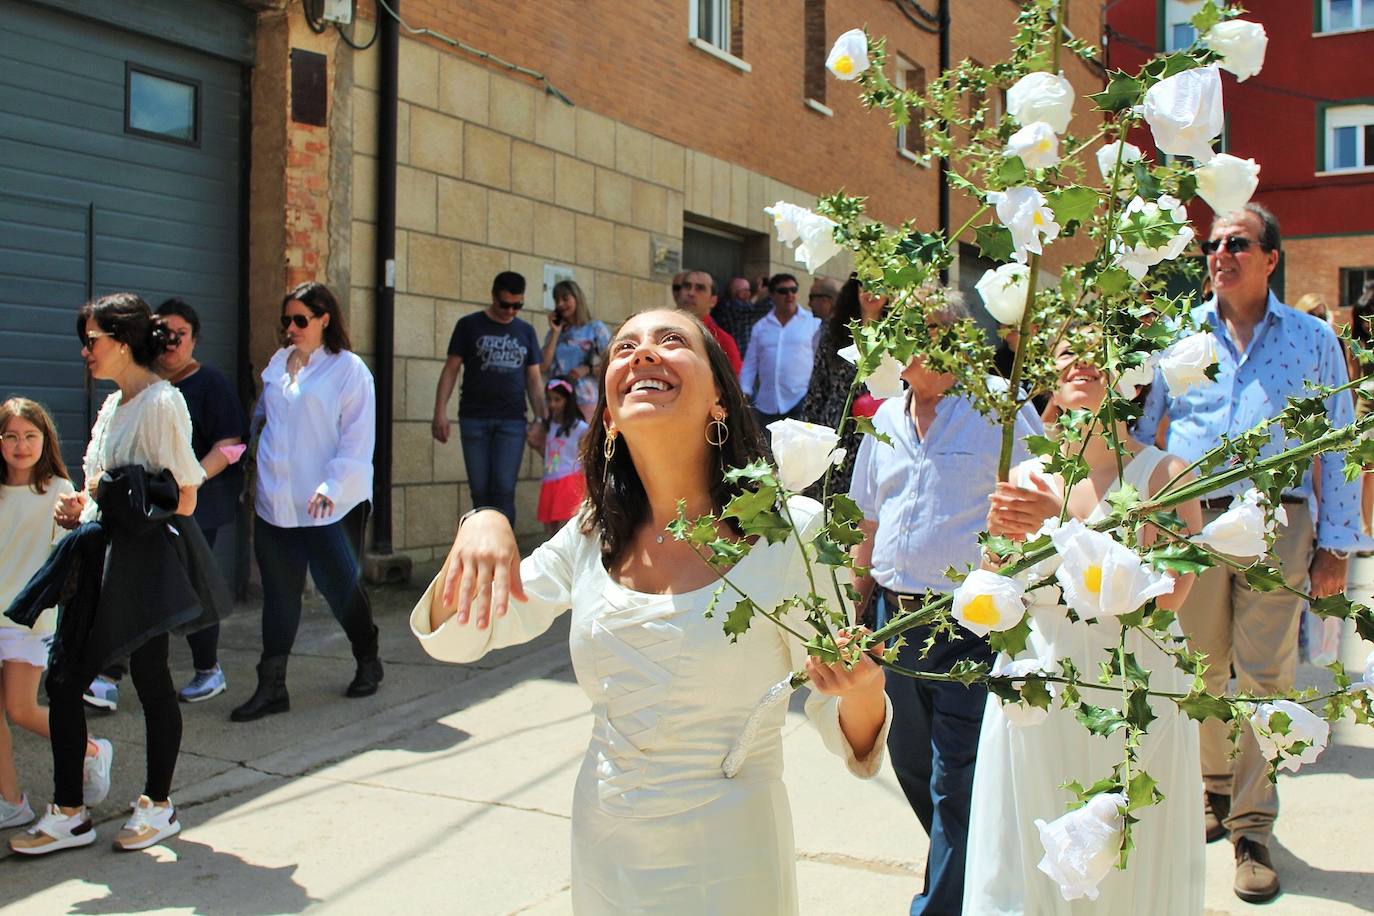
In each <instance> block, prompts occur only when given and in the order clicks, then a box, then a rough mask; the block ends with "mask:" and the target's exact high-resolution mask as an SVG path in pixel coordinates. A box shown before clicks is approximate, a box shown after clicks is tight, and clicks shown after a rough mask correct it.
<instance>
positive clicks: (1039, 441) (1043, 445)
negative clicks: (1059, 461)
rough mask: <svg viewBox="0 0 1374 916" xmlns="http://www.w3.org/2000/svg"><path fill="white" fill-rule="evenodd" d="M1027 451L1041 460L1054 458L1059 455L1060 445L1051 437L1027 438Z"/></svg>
mask: <svg viewBox="0 0 1374 916" xmlns="http://www.w3.org/2000/svg"><path fill="white" fill-rule="evenodd" d="M1025 443H1026V451H1028V452H1030V453H1031V454H1032V455H1035V456H1036V457H1039V458H1053V457H1054V456H1056V455H1058V454H1059V443H1058V442H1055V441H1054V440H1053V439H1051V438H1050V437H1049V436H1027V437H1026V438H1025Z"/></svg>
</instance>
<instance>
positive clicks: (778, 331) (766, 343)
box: [739, 274, 821, 427]
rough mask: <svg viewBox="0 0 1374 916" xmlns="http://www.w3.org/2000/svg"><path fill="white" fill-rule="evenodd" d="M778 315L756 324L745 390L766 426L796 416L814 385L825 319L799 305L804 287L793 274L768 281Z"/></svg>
mask: <svg viewBox="0 0 1374 916" xmlns="http://www.w3.org/2000/svg"><path fill="white" fill-rule="evenodd" d="M768 290H769V292H770V294H771V295H772V298H773V310H772V311H770V312H769V313H768V314H767V315H764V316H763V317H762V318H760V319H759V320H758V322H757V323H756V324H755V325H754V330H753V332H752V333H751V335H750V344H749V352H748V354H747V355H746V356H745V358H744V368H743V369H742V370H741V371H740V378H739V380H740V387H741V388H743V389H744V393H745V395H747V396H748V397H749V400H750V402H751V403H752V404H753V405H754V413H755V414H756V415H757V416H758V420H759V423H760V425H763V426H765V427H766V426H767V425H768V424H769V423H772V422H773V421H774V420H780V419H782V418H783V417H793V416H796V414H797V412H798V410H799V409H800V408H801V405H802V400H803V399H804V398H805V397H806V386H807V385H808V384H810V382H811V366H812V364H813V363H814V362H815V355H816V336H817V334H818V333H819V332H820V329H821V320H820V319H819V318H817V317H816V316H815V315H812V314H811V313H810V312H809V311H807V310H806V309H804V308H802V307H800V306H799V305H798V304H797V294H798V292H799V291H800V287H799V286H798V285H797V278H796V277H794V276H792V275H791V274H775V275H774V276H773V278H772V279H771V280H769V281H768Z"/></svg>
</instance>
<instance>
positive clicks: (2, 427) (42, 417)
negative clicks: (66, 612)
mask: <svg viewBox="0 0 1374 916" xmlns="http://www.w3.org/2000/svg"><path fill="white" fill-rule="evenodd" d="M0 459H3V460H2V461H0V471H3V475H4V476H3V480H0V705H2V706H3V713H0V828H4V827H19V826H22V825H24V824H27V823H29V822H30V821H32V820H33V818H34V814H33V809H32V808H31V807H30V806H29V803H28V797H27V796H25V795H24V794H23V793H21V792H20V791H19V775H18V773H17V772H16V770H15V766H14V756H13V753H12V749H11V744H10V732H9V725H8V724H7V721H6V720H7V719H8V720H9V721H12V722H14V724H16V725H18V726H21V727H22V728H25V729H27V730H28V731H31V732H33V733H34V734H36V735H40V736H42V737H43V738H44V739H45V740H46V739H47V737H48V711H47V710H46V709H44V708H43V707H42V706H39V705H38V681H39V679H40V678H41V677H42V675H43V669H44V668H46V667H47V666H48V647H49V644H50V643H51V642H52V634H53V629H54V628H55V625H56V621H57V611H56V609H55V608H49V609H48V610H47V611H45V612H44V613H43V616H42V617H40V618H39V619H38V622H37V623H36V624H34V626H33V628H32V629H29V628H28V627H25V626H21V625H20V624H17V623H15V622H14V621H12V620H10V619H9V618H8V617H5V616H3V612H4V609H5V608H8V607H9V606H10V603H11V602H12V601H14V598H15V596H16V595H18V594H19V592H20V591H21V590H22V589H23V588H24V586H25V585H27V584H28V581H29V578H30V577H31V576H32V575H33V574H34V573H35V572H37V571H38V569H39V568H40V567H41V566H42V565H43V563H44V561H46V560H47V559H48V554H49V552H50V551H51V550H52V545H53V544H54V543H55V542H56V541H58V540H60V539H61V537H62V536H63V535H64V534H65V532H64V531H62V530H61V529H60V528H58V526H57V523H56V522H54V521H53V510H54V509H55V508H56V506H57V501H58V499H59V497H61V496H62V495H63V494H66V493H71V492H72V483H71V481H70V480H68V479H67V467H66V465H65V464H63V463H62V452H61V448H60V446H59V444H58V440H57V432H56V430H55V429H54V428H53V422H52V418H51V417H49V416H48V413H47V411H46V410H44V409H43V407H42V405H40V404H38V403H37V402H35V401H30V400H29V399H28V398H10V399H9V400H7V401H5V402H4V403H3V404H0ZM109 747H110V743H109V742H108V741H100V742H95V741H88V742H87V747H86V756H87V760H88V761H91V762H92V764H94V763H96V762H97V761H98V762H99V763H100V764H101V765H102V766H103V769H104V773H105V777H106V786H107V788H108V774H109V750H108V749H109ZM102 754H103V757H102ZM91 769H92V767H91V766H88V767H87V774H88V781H89V779H90V775H91ZM97 775H98V774H97ZM88 788H91V787H90V786H88Z"/></svg>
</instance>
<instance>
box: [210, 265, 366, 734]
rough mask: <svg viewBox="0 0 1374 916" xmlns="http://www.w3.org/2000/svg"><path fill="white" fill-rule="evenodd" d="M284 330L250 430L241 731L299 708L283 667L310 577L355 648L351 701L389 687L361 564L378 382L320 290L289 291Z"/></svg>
mask: <svg viewBox="0 0 1374 916" xmlns="http://www.w3.org/2000/svg"><path fill="white" fill-rule="evenodd" d="M281 325H282V331H283V333H284V336H285V338H286V346H285V347H284V348H283V349H281V350H278V351H277V352H276V354H275V355H274V356H273V357H272V360H271V362H269V363H268V364H267V368H266V369H264V370H263V373H262V380H263V389H262V397H261V398H259V399H258V406H257V409H256V410H255V411H254V413H253V423H252V427H253V429H254V430H259V429H260V430H261V432H260V434H259V439H258V447H257V457H256V460H257V498H256V503H255V511H256V513H257V517H256V518H255V519H254V523H253V547H254V551H255V553H256V554H257V558H258V568H259V569H260V570H261V572H262V660H261V661H260V662H259V663H258V687H257V690H256V691H255V692H254V693H253V696H252V698H251V699H249V700H248V702H246V703H244V704H243V705H242V706H239V707H238V708H237V709H235V710H234V711H233V712H232V713H231V714H230V718H232V719H233V720H234V721H235V722H248V721H251V720H253V719H259V718H261V717H263V716H265V715H268V714H270V713H278V712H286V711H287V710H288V709H290V708H291V700H290V697H289V696H288V694H287V691H286V661H287V658H288V656H290V654H291V646H292V644H293V643H294V642H295V641H296V630H297V628H298V627H299V626H300V622H301V591H302V589H303V588H304V587H305V572H306V569H307V568H308V569H309V570H310V574H311V578H313V579H314V581H315V584H316V585H317V586H318V587H319V589H320V591H321V593H323V595H324V598H325V601H327V602H328V603H329V609H330V610H331V611H332V612H333V613H334V617H335V618H336V619H337V620H338V621H339V624H340V625H341V626H342V627H343V629H344V632H345V633H346V634H348V640H349V642H350V643H352V647H353V657H354V659H355V660H356V661H357V670H356V672H355V674H354V677H353V681H352V683H350V684H349V685H348V689H347V690H346V691H345V695H346V696H350V697H366V696H371V695H372V694H374V693H376V692H377V687H378V685H379V684H380V683H381V681H382V663H381V660H380V659H379V658H378V655H377V627H376V625H375V624H374V623H373V622H372V605H371V604H370V603H369V601H368V597H367V592H365V591H364V590H363V587H362V567H361V565H360V563H359V557H360V555H361V552H362V544H363V529H364V528H365V527H366V525H367V511H368V506H369V504H370V502H371V499H372V447H373V444H374V442H375V439H376V395H375V392H374V390H373V385H372V373H371V372H369V371H368V368H367V366H366V364H364V363H363V361H362V360H361V359H359V358H358V355H357V354H355V353H354V352H353V351H352V344H351V343H350V342H349V339H348V331H347V330H346V329H345V327H344V321H343V314H342V313H341V312H340V310H339V303H338V302H337V301H336V300H335V299H334V294H333V293H331V292H330V291H329V289H328V288H327V287H325V286H323V285H322V284H319V283H302V284H301V285H300V286H297V287H296V288H295V289H293V290H291V292H289V293H287V294H286V298H285V299H283V300H282V314H281Z"/></svg>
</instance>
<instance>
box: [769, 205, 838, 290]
mask: <svg viewBox="0 0 1374 916" xmlns="http://www.w3.org/2000/svg"><path fill="white" fill-rule="evenodd" d="M763 212H764V213H767V214H768V215H769V216H771V217H773V225H774V227H775V228H776V229H777V230H778V241H779V242H782V243H783V244H784V245H794V246H796V251H794V252H793V257H795V258H796V259H797V263H799V264H805V265H806V270H807V272H808V273H813V274H814V273H815V272H816V271H817V270H819V269H820V268H821V265H822V264H824V263H825V262H826V261H829V260H830V259H831V258H833V257H834V256H835V255H837V254H839V253H840V251H841V246H840V244H839V243H838V242H836V241H835V230H836V229H838V228H839V224H838V223H836V222H835V221H834V220H833V219H830V218H829V217H826V216H821V215H820V214H819V213H814V212H812V211H811V210H808V209H806V208H805V207H799V206H797V205H796V204H789V203H788V202H787V201H785V200H780V201H778V202H777V203H775V204H773V206H771V207H764V208H763Z"/></svg>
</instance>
